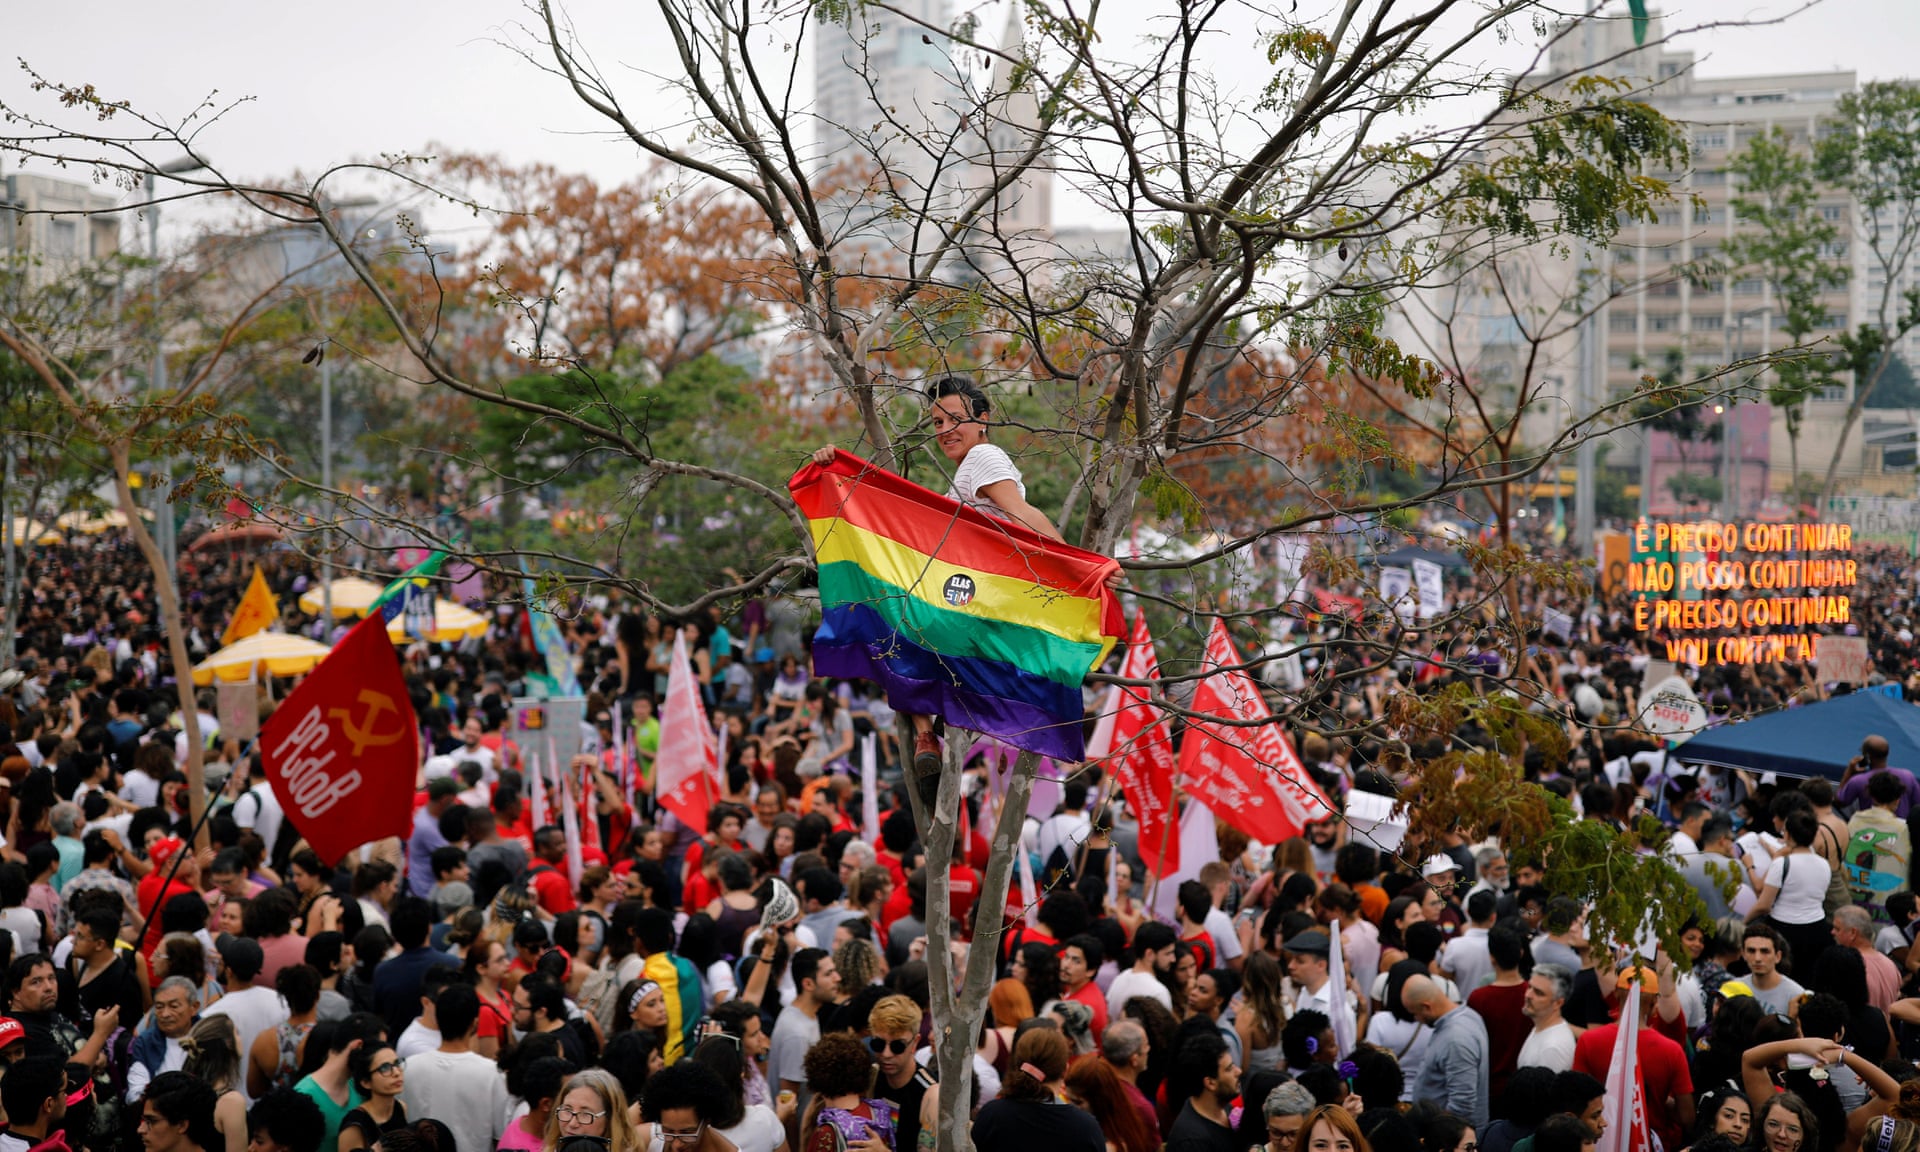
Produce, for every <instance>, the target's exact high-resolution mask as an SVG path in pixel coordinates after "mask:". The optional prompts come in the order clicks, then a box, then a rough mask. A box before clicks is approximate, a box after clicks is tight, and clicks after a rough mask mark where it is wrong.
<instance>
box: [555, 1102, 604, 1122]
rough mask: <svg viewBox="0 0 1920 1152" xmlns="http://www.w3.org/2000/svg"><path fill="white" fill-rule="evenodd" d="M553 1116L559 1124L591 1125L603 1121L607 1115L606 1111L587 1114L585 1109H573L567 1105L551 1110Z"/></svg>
mask: <svg viewBox="0 0 1920 1152" xmlns="http://www.w3.org/2000/svg"><path fill="white" fill-rule="evenodd" d="M553 1114H554V1115H555V1116H557V1117H559V1118H560V1123H562V1124H593V1123H596V1122H598V1121H600V1120H603V1119H605V1118H606V1117H607V1114H608V1113H607V1110H606V1109H602V1110H601V1111H599V1112H589V1111H588V1110H587V1109H585V1108H575V1107H572V1106H570V1105H567V1104H562V1105H560V1107H558V1108H555V1109H554V1110H553Z"/></svg>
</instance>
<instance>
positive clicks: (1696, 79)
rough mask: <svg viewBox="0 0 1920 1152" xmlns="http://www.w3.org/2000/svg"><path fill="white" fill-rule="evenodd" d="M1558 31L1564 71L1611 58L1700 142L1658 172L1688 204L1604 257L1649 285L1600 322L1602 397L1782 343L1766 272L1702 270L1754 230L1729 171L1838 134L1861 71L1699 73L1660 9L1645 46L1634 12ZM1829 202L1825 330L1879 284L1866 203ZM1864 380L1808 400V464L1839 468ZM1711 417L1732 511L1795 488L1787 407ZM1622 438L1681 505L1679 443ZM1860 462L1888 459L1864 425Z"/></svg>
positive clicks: (1853, 449)
mask: <svg viewBox="0 0 1920 1152" xmlns="http://www.w3.org/2000/svg"><path fill="white" fill-rule="evenodd" d="M1555 31H1556V33H1557V34H1558V38H1557V40H1556V43H1555V44H1554V46H1553V48H1552V50H1551V53H1550V56H1549V60H1548V65H1547V67H1548V70H1549V72H1550V73H1554V74H1568V73H1573V72H1578V71H1580V70H1581V69H1582V67H1583V65H1585V64H1587V63H1589V62H1591V61H1606V62H1607V63H1605V64H1602V65H1599V66H1598V67H1597V69H1596V70H1597V71H1600V72H1603V73H1606V74H1609V75H1614V76H1619V77H1623V78H1627V79H1630V80H1633V81H1636V82H1639V83H1642V84H1646V85H1648V86H1649V87H1648V88H1647V89H1646V90H1645V92H1644V94H1643V95H1642V97H1641V98H1642V99H1644V100H1646V102H1647V103H1648V104H1650V105H1652V106H1653V107H1654V108H1656V109H1658V110H1659V111H1660V112H1661V113H1663V114H1664V115H1666V116H1667V117H1669V118H1670V119H1673V120H1675V121H1678V122H1680V123H1681V124H1683V125H1685V126H1686V127H1687V129H1688V131H1689V133H1690V136H1691V142H1692V146H1693V155H1692V163H1691V165H1690V167H1689V169H1688V170H1686V171H1675V172H1661V171H1654V172H1650V173H1649V174H1650V175H1654V176H1658V177H1660V178H1662V179H1665V180H1669V181H1671V182H1672V183H1673V185H1674V187H1675V189H1676V190H1677V191H1678V192H1679V193H1680V194H1681V196H1680V198H1679V200H1678V202H1676V203H1673V204H1669V205H1666V206H1664V207H1662V208H1661V209H1660V210H1659V215H1658V219H1657V220H1655V221H1653V222H1652V223H1644V222H1636V223H1634V224H1632V225H1630V226H1628V227H1627V228H1625V229H1624V230H1623V231H1622V232H1621V233H1620V235H1619V236H1618V238H1617V239H1616V242H1615V244H1614V247H1613V249H1612V251H1610V252H1608V253H1605V254H1604V255H1602V256H1601V257H1600V259H1601V260H1602V261H1603V262H1604V264H1605V266H1606V269H1607V270H1608V271H1609V272H1611V273H1612V275H1613V277H1614V280H1615V282H1616V283H1620V284H1626V285H1639V286H1641V287H1639V288H1638V289H1637V290H1634V291H1632V292H1630V293H1629V294H1627V295H1623V296H1621V297H1620V298H1618V299H1615V300H1613V301H1612V302H1611V303H1609V304H1608V305H1607V306H1606V307H1605V308H1604V310H1603V311H1602V313H1601V314H1600V316H1599V317H1598V318H1597V319H1596V321H1595V324H1594V331H1595V338H1596V339H1598V340H1599V341H1600V342H1601V348H1602V349H1603V353H1602V356H1603V358H1601V359H1599V360H1598V361H1597V364H1596V367H1598V368H1599V371H1600V375H1601V379H1602V381H1603V387H1602V389H1601V395H1602V396H1604V397H1615V396H1620V395H1622V394H1625V393H1629V392H1631V391H1632V390H1633V389H1634V387H1635V386H1636V385H1637V384H1638V382H1639V380H1640V377H1641V376H1642V375H1643V374H1644V373H1648V372H1653V373H1658V372H1660V371H1661V370H1662V369H1663V368H1664V366H1665V365H1666V364H1667V362H1668V361H1669V359H1670V357H1671V355H1673V354H1676V353H1677V354H1678V355H1680V356H1682V357H1683V358H1684V360H1685V363H1686V365H1687V367H1688V368H1689V369H1690V370H1692V371H1693V372H1696V373H1698V372H1705V371H1710V370H1711V369H1713V368H1715V367H1717V366H1719V365H1722V364H1725V363H1728V362H1729V361H1737V360H1741V359H1745V358H1748V357H1753V356H1758V355H1760V354H1762V353H1763V352H1766V351H1768V350H1777V349H1779V348H1781V347H1783V346H1784V344H1785V338H1784V337H1783V336H1782V334H1781V332H1780V320H1781V318H1780V317H1779V316H1778V315H1776V313H1775V311H1774V303H1773V299H1772V293H1771V290H1770V289H1769V288H1768V286H1767V285H1766V283H1765V282H1764V281H1763V280H1762V279H1761V278H1759V277H1758V276H1754V275H1751V274H1742V273H1740V272H1738V271H1736V272H1734V273H1732V274H1719V273H1713V272H1707V273H1702V274H1689V272H1690V270H1693V269H1698V268H1700V267H1701V266H1703V265H1708V264H1710V263H1711V262H1713V261H1714V260H1715V259H1716V258H1722V257H1724V255H1725V253H1726V249H1727V244H1728V241H1729V240H1730V239H1731V238H1732V237H1733V236H1734V235H1735V234H1736V232H1737V231H1738V230H1739V229H1741V228H1742V225H1741V224H1740V223H1739V222H1738V221H1736V220H1735V219H1734V215H1733V212H1732V210H1731V206H1730V205H1731V199H1732V198H1733V197H1734V196H1736V195H1738V188H1737V178H1736V177H1735V176H1734V174H1733V173H1732V171H1731V170H1730V168H1729V164H1730V161H1731V160H1732V158H1733V157H1734V155H1735V154H1736V153H1738V152H1739V151H1740V150H1741V149H1743V148H1745V147H1746V146H1747V145H1748V144H1750V143H1751V142H1752V141H1753V140H1754V139H1755V138H1756V137H1757V136H1760V135H1761V134H1763V133H1767V132H1771V131H1773V130H1774V129H1779V130H1781V131H1783V132H1785V133H1786V134H1787V135H1788V136H1789V138H1790V140H1791V141H1792V143H1793V145H1794V146H1795V147H1797V148H1799V149H1802V150H1806V149H1808V148H1809V147H1810V144H1811V142H1812V141H1814V140H1817V139H1819V138H1820V136H1821V135H1822V134H1823V133H1825V132H1827V131H1830V130H1831V129H1832V126H1833V124H1834V122H1835V118H1836V112H1837V109H1838V104H1839V101H1840V98H1841V97H1842V96H1844V95H1845V94H1847V93H1849V92H1851V91H1853V90H1854V89H1855V88H1856V86H1857V80H1856V77H1855V75H1854V73H1852V72H1847V71H1828V72H1799V73H1783V74H1775V75H1751V76H1727V77H1716V76H1705V75H1700V74H1699V73H1697V72H1696V70H1695V57H1694V54H1693V53H1692V52H1688V51H1674V50H1670V49H1668V48H1665V47H1662V46H1660V45H1659V41H1660V39H1661V37H1662V34H1663V29H1662V21H1661V18H1660V17H1659V16H1658V15H1655V16H1654V17H1653V19H1652V28H1651V34H1650V35H1649V36H1648V37H1647V41H1648V43H1647V46H1645V47H1636V46H1635V44H1634V41H1633V32H1632V25H1631V22H1630V21H1629V20H1626V19H1624V18H1620V17H1619V16H1617V15H1616V16H1614V17H1611V18H1605V17H1603V18H1600V19H1587V20H1584V21H1580V22H1578V23H1572V24H1569V23H1563V24H1561V25H1559V26H1558V27H1557V28H1556V30H1555ZM1695 198H1697V199H1698V201H1699V203H1698V204H1695V203H1693V200H1694V199H1695ZM1819 208H1820V211H1821V212H1822V213H1823V214H1824V215H1825V216H1826V217H1827V218H1828V219H1829V220H1832V221H1833V222H1834V223H1835V224H1836V225H1837V226H1838V228H1839V239H1838V240H1836V241H1835V242H1834V243H1833V244H1831V245H1829V246H1828V250H1827V252H1826V253H1825V256H1826V258H1827V259H1829V260H1831V261H1833V262H1834V263H1835V264H1836V265H1838V266H1839V267H1841V268H1843V269H1844V270H1845V271H1846V272H1847V281H1846V284H1845V286H1842V287H1838V288H1835V289H1833V290H1832V291H1830V292H1829V293H1828V294H1827V296H1826V297H1825V298H1824V300H1823V303H1824V304H1825V305H1826V309H1827V314H1826V318H1825V322H1824V324H1823V326H1822V327H1821V329H1820V330H1819V331H1817V332H1816V333H1814V338H1816V339H1817V338H1819V337H1820V336H1823V335H1831V334H1833V333H1836V332H1839V331H1842V330H1844V329H1845V328H1847V327H1849V326H1851V325H1852V324H1855V323H1857V322H1858V321H1859V320H1860V319H1862V318H1863V317H1864V305H1865V299H1866V291H1867V288H1868V276H1867V262H1866V261H1865V259H1864V258H1863V254H1862V251H1861V248H1860V246H1859V245H1857V244H1856V243H1855V241H1854V231H1855V227H1856V224H1857V220H1856V213H1855V209H1854V205H1853V203H1852V201H1851V199H1850V198H1849V197H1847V196H1846V195H1845V194H1844V193H1839V192H1832V193H1830V194H1828V195H1825V196H1823V197H1822V199H1821V201H1820V205H1819ZM1576 373H1577V360H1576V361H1574V362H1572V363H1570V364H1569V366H1568V372H1567V378H1568V379H1572V378H1573V377H1574V376H1575V374H1576ZM1850 390H1851V384H1849V385H1847V386H1845V387H1842V388H1836V389H1833V390H1831V391H1830V393H1829V394H1826V395H1823V396H1821V397H1819V398H1816V399H1814V400H1812V401H1810V402H1809V403H1808V404H1807V405H1806V409H1805V420H1804V426H1803V429H1802V433H1801V437H1800V445H1799V458H1800V459H1799V465H1800V470H1801V472H1802V473H1806V472H1815V473H1820V472H1823V471H1824V469H1825V466H1826V462H1827V459H1828V456H1829V455H1830V454H1831V452H1832V449H1833V445H1834V442H1835V440H1836V439H1837V437H1838V433H1839V426H1840V423H1841V417H1842V414H1843V413H1844V412H1845V409H1846V405H1847V402H1848V401H1849V399H1850ZM1708 418H1709V419H1710V420H1712V419H1722V420H1723V421H1724V425H1725V432H1724V433H1723V439H1724V444H1723V445H1712V444H1707V445H1697V446H1693V447H1692V448H1691V449H1690V450H1689V455H1690V457H1691V461H1690V465H1689V467H1690V470H1691V471H1693V472H1695V473H1703V474H1704V473H1709V472H1711V473H1712V474H1716V475H1720V476H1721V477H1722V482H1723V487H1724V489H1725V495H1724V496H1723V501H1722V502H1721V503H1720V505H1719V508H1720V510H1722V511H1725V512H1728V513H1730V514H1740V515H1746V514H1751V513H1753V512H1754V511H1755V510H1756V509H1758V508H1759V507H1760V505H1761V504H1763V503H1764V502H1765V501H1766V500H1767V498H1768V496H1769V493H1775V494H1777V493H1780V492H1782V491H1783V490H1784V489H1786V488H1787V487H1788V485H1789V483H1790V479H1791V478H1790V476H1789V471H1790V469H1789V467H1788V460H1789V455H1790V444H1789V440H1788V437H1787V432H1786V423H1785V419H1784V417H1783V416H1782V415H1781V414H1780V413H1778V412H1775V411H1773V410H1772V409H1771V408H1770V407H1769V406H1767V405H1765V404H1742V405H1737V406H1734V407H1733V408H1732V409H1731V410H1730V411H1729V412H1727V413H1725V414H1724V416H1721V417H1714V416H1709V417H1708ZM1614 440H1615V448H1616V450H1615V451H1614V452H1613V453H1612V454H1611V456H1610V458H1609V464H1610V465H1612V466H1615V467H1622V466H1628V465H1630V464H1637V472H1638V476H1637V479H1638V480H1639V481H1640V482H1641V483H1642V484H1644V485H1645V486H1646V489H1647V491H1646V497H1647V503H1648V504H1649V505H1650V506H1651V508H1652V510H1653V511H1655V512H1656V513H1659V512H1672V511H1677V510H1678V504H1677V501H1676V500H1675V499H1674V496H1673V494H1672V492H1671V490H1670V488H1669V485H1668V484H1667V478H1668V477H1669V476H1671V475H1674V474H1675V473H1676V472H1677V470H1678V468H1679V467H1680V451H1679V446H1678V445H1676V444H1675V443H1673V441H1672V439H1671V438H1670V437H1667V436H1665V435H1663V434H1659V433H1655V434H1652V435H1650V436H1645V435H1637V434H1619V435H1616V436H1615V437H1614ZM1649 456H1650V458H1649ZM1703 456H1706V457H1708V459H1707V460H1702V457H1703ZM1848 459H1849V460H1850V461H1852V463H1851V464H1843V468H1842V473H1843V475H1848V476H1850V477H1858V476H1860V475H1861V474H1863V473H1873V472H1877V471H1878V470H1879V463H1880V454H1879V452H1878V450H1877V449H1871V448H1868V449H1863V448H1862V437H1861V430H1859V429H1856V431H1855V433H1854V437H1853V440H1852V441H1851V443H1850V447H1849V457H1848Z"/></svg>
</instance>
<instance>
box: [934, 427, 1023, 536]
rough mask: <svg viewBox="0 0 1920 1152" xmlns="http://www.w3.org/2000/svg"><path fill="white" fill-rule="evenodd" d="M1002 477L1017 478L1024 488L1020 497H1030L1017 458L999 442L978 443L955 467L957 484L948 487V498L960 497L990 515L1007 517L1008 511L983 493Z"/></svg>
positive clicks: (961, 500)
mask: <svg viewBox="0 0 1920 1152" xmlns="http://www.w3.org/2000/svg"><path fill="white" fill-rule="evenodd" d="M1002 480H1011V481H1013V486H1014V487H1015V488H1017V489H1019V491H1020V498H1021V499H1022V500H1025V499H1026V498H1027V485H1026V482H1025V481H1024V480H1022V479H1020V469H1019V468H1017V467H1015V466H1014V463H1013V457H1011V456H1008V455H1007V450H1006V449H1005V448H1002V447H1000V446H999V445H997V444H975V445H974V446H973V448H972V449H971V450H969V451H968V452H967V455H966V457H965V458H964V459H962V460H961V461H960V467H959V468H957V469H955V470H954V473H953V483H952V484H951V485H949V486H948V487H947V499H949V500H958V501H959V502H960V503H962V504H966V505H970V506H972V507H974V508H978V509H979V510H980V511H982V512H985V513H986V514H987V515H989V516H998V517H999V518H1000V519H1002V520H1005V519H1007V518H1008V517H1007V514H1006V513H1005V512H1002V511H1001V510H1000V506H999V505H998V504H995V503H994V502H993V501H992V500H989V499H987V498H986V497H985V496H982V495H980V489H982V488H986V487H989V486H991V485H994V484H998V483H999V482H1000V481H1002Z"/></svg>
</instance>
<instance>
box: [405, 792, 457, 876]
mask: <svg viewBox="0 0 1920 1152" xmlns="http://www.w3.org/2000/svg"><path fill="white" fill-rule="evenodd" d="M458 795H460V782H459V781H458V780H455V779H454V778H453V777H451V776H440V777H437V778H435V779H432V780H429V781H427V802H426V803H425V804H422V805H421V806H420V807H419V808H417V809H415V810H414V813H413V835H412V836H410V837H408V838H407V888H408V889H409V890H411V891H412V892H413V894H414V895H415V896H418V897H420V898H421V899H422V900H425V899H427V898H428V896H429V895H430V894H431V893H432V892H433V850H434V849H435V848H444V847H446V844H447V838H446V837H445V836H442V835H441V834H440V818H441V817H442V816H445V815H446V814H447V809H449V808H451V807H453V805H454V798H455V797H456V796H458Z"/></svg>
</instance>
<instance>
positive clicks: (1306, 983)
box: [1281, 928, 1359, 1037]
mask: <svg viewBox="0 0 1920 1152" xmlns="http://www.w3.org/2000/svg"><path fill="white" fill-rule="evenodd" d="M1281 947H1282V948H1284V949H1285V950H1286V953H1287V975H1289V976H1291V977H1293V982H1294V984H1296V985H1298V986H1299V989H1300V992H1299V995H1298V997H1297V998H1296V999H1295V1000H1294V1005H1293V1010H1294V1011H1295V1012H1318V1013H1320V1014H1321V1015H1323V1016H1325V1017H1326V1018H1327V1019H1328V1020H1332V1019H1334V1013H1335V1012H1339V1013H1340V1014H1341V1015H1343V1016H1345V1017H1347V1019H1349V1020H1352V1019H1353V1007H1352V1005H1350V1004H1349V1003H1348V1002H1347V990H1346V989H1345V988H1335V987H1334V986H1333V979H1332V976H1331V974H1330V973H1329V972H1328V969H1327V964H1328V959H1327V958H1328V955H1329V954H1330V952H1331V950H1332V947H1333V941H1332V940H1331V939H1329V938H1328V936H1327V934H1326V933H1325V932H1323V931H1321V930H1320V929H1318V928H1309V929H1307V930H1306V931H1305V932H1300V933H1296V934H1295V935H1294V936H1293V937H1292V938H1291V939H1289V940H1288V941H1287V942H1286V943H1285V944H1283V945H1281ZM1354 1035H1355V1036H1356V1037H1358V1035H1359V1032H1358V1030H1357V1029H1356V1031H1355V1032H1354Z"/></svg>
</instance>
